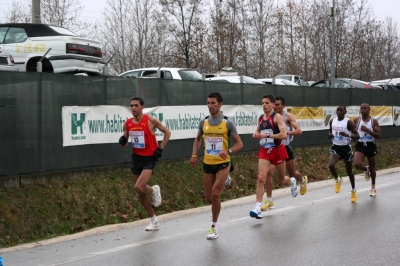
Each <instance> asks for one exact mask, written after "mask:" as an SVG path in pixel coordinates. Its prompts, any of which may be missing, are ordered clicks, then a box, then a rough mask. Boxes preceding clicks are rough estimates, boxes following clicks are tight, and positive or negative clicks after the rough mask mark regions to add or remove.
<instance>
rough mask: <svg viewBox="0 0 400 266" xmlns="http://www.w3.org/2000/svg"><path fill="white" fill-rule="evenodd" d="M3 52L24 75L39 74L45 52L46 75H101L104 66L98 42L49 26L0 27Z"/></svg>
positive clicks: (0, 43)
mask: <svg viewBox="0 0 400 266" xmlns="http://www.w3.org/2000/svg"><path fill="white" fill-rule="evenodd" d="M0 50H1V51H3V52H7V53H9V54H11V55H12V57H13V58H14V60H15V66H17V67H18V69H19V71H21V72H36V71H37V62H38V61H39V60H40V59H41V58H42V57H43V56H44V55H45V54H46V52H48V53H47V54H46V55H45V57H44V58H43V60H42V71H43V72H54V73H66V72H74V73H79V72H85V73H88V74H101V73H102V68H103V66H104V64H105V63H104V61H103V60H102V55H103V54H102V51H101V45H100V42H99V41H96V40H92V39H89V38H83V37H79V36H77V35H76V34H75V33H73V32H71V31H69V30H67V29H65V28H61V27H56V26H50V25H46V24H34V23H7V24H0Z"/></svg>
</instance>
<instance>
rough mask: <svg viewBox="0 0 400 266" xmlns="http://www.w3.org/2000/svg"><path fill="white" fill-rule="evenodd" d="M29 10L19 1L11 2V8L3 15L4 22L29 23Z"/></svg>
mask: <svg viewBox="0 0 400 266" xmlns="http://www.w3.org/2000/svg"><path fill="white" fill-rule="evenodd" d="M29 11H30V10H29V9H28V8H26V5H24V4H23V3H22V2H21V1H16V0H13V1H12V3H11V8H9V10H8V11H7V12H6V13H5V14H6V21H7V22H12V23H18V22H22V23H30V22H31V21H32V20H31V14H30V13H29Z"/></svg>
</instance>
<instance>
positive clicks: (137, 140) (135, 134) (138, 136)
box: [129, 131, 145, 149]
mask: <svg viewBox="0 0 400 266" xmlns="http://www.w3.org/2000/svg"><path fill="white" fill-rule="evenodd" d="M129 136H131V141H132V147H134V148H136V149H144V148H145V143H144V131H129Z"/></svg>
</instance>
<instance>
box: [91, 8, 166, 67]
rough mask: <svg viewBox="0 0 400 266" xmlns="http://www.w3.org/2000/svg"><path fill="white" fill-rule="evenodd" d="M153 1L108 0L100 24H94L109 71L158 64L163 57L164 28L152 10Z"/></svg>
mask: <svg viewBox="0 0 400 266" xmlns="http://www.w3.org/2000/svg"><path fill="white" fill-rule="evenodd" d="M156 9H157V2H156V1H155V0H108V1H107V7H106V10H105V11H104V13H103V14H104V17H105V18H104V23H103V24H102V25H97V32H98V35H100V36H102V40H103V47H104V50H105V51H107V53H106V54H105V58H106V59H107V58H109V57H111V56H112V55H114V54H115V55H116V57H115V58H114V59H113V60H112V61H111V62H110V66H111V67H110V70H111V72H112V73H122V72H124V71H127V70H130V69H135V68H143V67H152V66H159V65H161V64H162V62H163V60H165V58H166V53H168V48H167V47H168V46H167V45H166V44H165V39H166V38H167V37H166V36H165V30H163V27H162V23H163V21H160V19H159V17H160V15H159V14H158V13H157V12H156Z"/></svg>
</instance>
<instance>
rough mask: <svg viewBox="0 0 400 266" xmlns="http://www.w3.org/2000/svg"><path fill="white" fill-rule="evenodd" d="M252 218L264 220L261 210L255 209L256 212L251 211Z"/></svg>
mask: <svg viewBox="0 0 400 266" xmlns="http://www.w3.org/2000/svg"><path fill="white" fill-rule="evenodd" d="M250 217H252V218H256V219H262V218H263V215H262V212H261V210H258V209H254V210H251V211H250Z"/></svg>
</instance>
